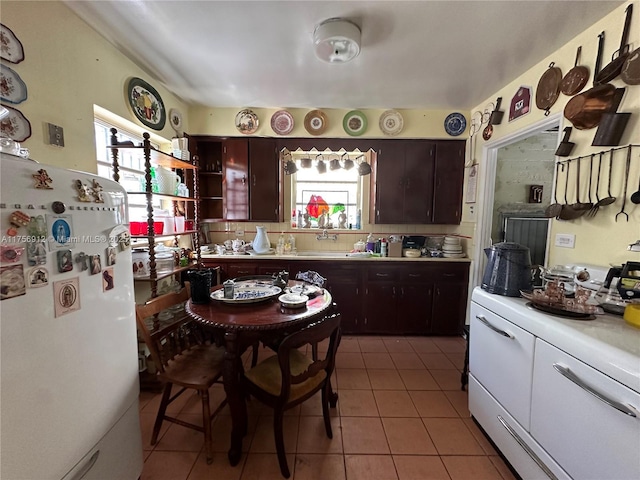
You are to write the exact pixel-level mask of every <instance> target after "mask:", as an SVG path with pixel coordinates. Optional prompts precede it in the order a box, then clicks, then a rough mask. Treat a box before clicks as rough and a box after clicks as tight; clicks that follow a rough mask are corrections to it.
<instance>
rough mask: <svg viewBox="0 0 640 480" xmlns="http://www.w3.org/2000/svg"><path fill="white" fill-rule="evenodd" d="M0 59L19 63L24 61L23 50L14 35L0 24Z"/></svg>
mask: <svg viewBox="0 0 640 480" xmlns="http://www.w3.org/2000/svg"><path fill="white" fill-rule="evenodd" d="M0 58H2V59H4V60H6V61H8V62H11V63H20V62H21V61H23V60H24V48H23V47H22V43H20V40H18V37H16V35H15V33H13V32H12V31H11V29H10V28H9V27H7V26H6V25H3V24H2V23H0Z"/></svg>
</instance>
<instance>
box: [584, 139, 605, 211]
mask: <svg viewBox="0 0 640 480" xmlns="http://www.w3.org/2000/svg"><path fill="white" fill-rule="evenodd" d="M602 155H604V153H603V152H600V158H599V159H598V176H597V178H596V203H595V204H594V205H593V207H591V210H589V213H587V215H588V216H589V217H595V216H596V213H598V209H599V208H600V192H599V190H600V171H601V170H602Z"/></svg>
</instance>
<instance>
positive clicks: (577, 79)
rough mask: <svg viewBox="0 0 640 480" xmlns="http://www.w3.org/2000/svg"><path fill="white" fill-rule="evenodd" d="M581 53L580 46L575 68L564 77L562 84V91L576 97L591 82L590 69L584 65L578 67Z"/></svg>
mask: <svg viewBox="0 0 640 480" xmlns="http://www.w3.org/2000/svg"><path fill="white" fill-rule="evenodd" d="M581 52H582V46H579V47H578V51H577V52H576V62H575V64H574V66H573V68H572V69H571V70H569V71H568V72H567V74H566V75H565V76H564V77H562V81H561V82H560V91H561V92H562V93H564V94H565V95H569V96H572V95H575V94H576V93H578V92H579V91H580V90H582V89H583V88H584V86H585V85H586V84H587V82H588V81H589V69H588V68H587V67H585V66H583V65H580V66H578V62H579V61H580V53H581Z"/></svg>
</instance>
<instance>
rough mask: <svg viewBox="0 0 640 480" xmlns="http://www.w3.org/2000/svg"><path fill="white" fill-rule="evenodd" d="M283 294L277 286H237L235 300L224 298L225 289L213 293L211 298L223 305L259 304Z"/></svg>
mask: <svg viewBox="0 0 640 480" xmlns="http://www.w3.org/2000/svg"><path fill="white" fill-rule="evenodd" d="M281 293H282V289H281V288H280V287H276V286H275V285H252V284H241V285H238V284H236V285H235V287H234V289H233V298H224V288H221V289H220V290H216V291H215V292H213V293H212V294H211V298H212V299H214V300H217V301H219V302H223V303H233V304H243V303H258V302H264V301H266V300H269V299H271V298H274V297H276V296H278V295H280V294H281Z"/></svg>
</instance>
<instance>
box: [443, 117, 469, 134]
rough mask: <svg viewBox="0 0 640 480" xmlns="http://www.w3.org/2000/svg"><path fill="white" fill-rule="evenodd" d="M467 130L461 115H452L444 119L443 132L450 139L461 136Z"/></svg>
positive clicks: (464, 119) (465, 122)
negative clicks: (449, 136) (450, 137)
mask: <svg viewBox="0 0 640 480" xmlns="http://www.w3.org/2000/svg"><path fill="white" fill-rule="evenodd" d="M466 128H467V119H466V118H464V115H462V114H461V113H452V114H450V115H447V118H445V119H444V131H445V132H447V133H448V134H449V135H451V136H452V137H457V136H458V135H461V134H462V133H463V132H464V131H465V130H466Z"/></svg>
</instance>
